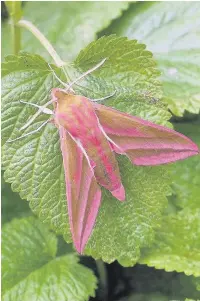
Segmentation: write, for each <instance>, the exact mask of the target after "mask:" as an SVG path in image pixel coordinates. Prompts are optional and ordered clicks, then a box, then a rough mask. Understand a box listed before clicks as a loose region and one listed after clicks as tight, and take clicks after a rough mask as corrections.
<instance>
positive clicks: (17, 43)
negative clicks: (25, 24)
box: [5, 1, 22, 55]
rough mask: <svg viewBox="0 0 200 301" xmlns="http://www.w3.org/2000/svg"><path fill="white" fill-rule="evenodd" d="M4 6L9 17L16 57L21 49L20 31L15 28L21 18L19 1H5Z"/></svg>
mask: <svg viewBox="0 0 200 301" xmlns="http://www.w3.org/2000/svg"><path fill="white" fill-rule="evenodd" d="M5 4H6V7H7V9H8V12H9V15H10V26H11V39H12V44H13V52H14V54H16V55H17V54H18V53H19V51H20V49H21V30H20V28H18V27H17V22H18V21H19V20H20V19H21V16H22V9H21V1H6V2H5Z"/></svg>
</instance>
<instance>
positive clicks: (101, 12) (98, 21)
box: [2, 1, 129, 60]
mask: <svg viewBox="0 0 200 301" xmlns="http://www.w3.org/2000/svg"><path fill="white" fill-rule="evenodd" d="M128 5H129V3H128V2H127V1H123V2H120V1H119V2H115V3H114V2H101V1H97V2H95V1H83V2H82V1H81V2H79V1H72V2H70V1H64V2H62V1H60V2H52V1H48V2H42V1H39V2H37V1H28V2H26V3H25V5H24V19H26V20H29V21H31V22H32V23H33V24H34V25H35V26H36V27H38V29H39V30H41V32H42V33H43V34H44V35H45V36H46V38H47V39H48V40H49V41H50V42H51V43H52V44H53V46H54V47H55V49H56V51H57V52H58V54H59V55H60V56H61V57H62V58H63V60H66V59H67V60H71V59H72V58H74V57H75V56H76V55H77V54H78V52H79V51H80V50H81V49H82V47H84V46H86V45H87V44H88V43H90V42H91V41H93V40H94V39H95V38H96V34H97V33H98V32H99V31H100V30H102V29H104V28H106V27H107V26H108V25H109V24H110V22H111V20H113V19H115V18H117V17H118V16H119V15H121V13H122V10H124V9H126V8H128ZM47 7H48V9H47ZM2 36H3V41H4V42H3V43H2V52H3V56H5V55H8V54H12V48H11V37H10V27H9V23H7V24H4V25H3V29H2ZM22 50H23V51H29V52H33V53H37V54H40V55H42V56H43V57H45V58H47V59H49V55H48V53H47V52H46V50H45V49H44V48H43V47H42V46H41V44H40V43H39V42H38V41H37V40H36V38H35V37H34V36H33V35H32V34H31V33H30V32H28V31H27V30H24V29H23V32H22Z"/></svg>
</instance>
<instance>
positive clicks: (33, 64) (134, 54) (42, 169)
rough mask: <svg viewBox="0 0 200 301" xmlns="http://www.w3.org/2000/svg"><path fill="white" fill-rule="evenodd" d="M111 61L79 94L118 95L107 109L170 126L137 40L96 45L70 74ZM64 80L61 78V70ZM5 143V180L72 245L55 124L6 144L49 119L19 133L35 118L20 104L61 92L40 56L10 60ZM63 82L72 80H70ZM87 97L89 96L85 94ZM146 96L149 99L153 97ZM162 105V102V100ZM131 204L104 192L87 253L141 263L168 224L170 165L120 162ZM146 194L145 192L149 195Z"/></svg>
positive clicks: (146, 55)
mask: <svg viewBox="0 0 200 301" xmlns="http://www.w3.org/2000/svg"><path fill="white" fill-rule="evenodd" d="M105 57H107V60H106V62H105V64H104V65H103V66H102V68H100V69H99V70H97V71H95V72H94V73H93V74H92V75H90V76H88V77H87V78H85V79H84V80H82V81H81V82H80V85H82V88H81V86H77V87H74V89H75V91H76V92H77V93H80V94H82V95H86V96H88V97H90V98H93V97H95V98H97V97H101V96H105V95H110V94H111V93H113V91H116V93H115V96H114V97H113V98H112V99H109V100H106V104H107V105H111V106H114V107H116V108H118V109H120V110H121V111H126V112H129V113H132V114H133V115H137V116H141V117H143V118H145V119H147V120H152V121H154V122H157V123H161V124H167V120H168V118H169V117H170V115H169V113H168V112H167V110H166V107H165V106H163V105H162V103H161V102H160V101H159V97H160V96H161V91H160V83H159V81H158V80H157V75H158V71H157V70H156V68H155V63H154V61H153V59H152V55H151V53H150V52H148V51H146V50H145V46H144V45H141V44H138V43H137V42H136V41H128V40H127V39H126V38H117V37H115V36H111V37H105V38H102V39H99V40H98V41H96V42H93V43H91V44H90V45H89V46H88V47H87V48H86V49H85V50H83V51H81V53H80V54H79V56H78V57H77V59H76V60H75V62H74V67H73V68H72V69H70V72H71V71H73V72H75V73H79V72H83V71H84V70H87V69H88V68H90V67H92V66H94V65H96V64H97V63H99V62H100V61H101V60H102V59H103V58H105ZM55 70H56V72H57V74H59V76H60V75H61V71H60V70H58V69H55ZM3 74H4V77H3V83H2V92H3V94H2V98H3V103H2V110H3V114H2V138H3V142H4V145H3V151H2V153H3V164H4V166H5V168H6V171H5V179H6V181H8V182H10V183H12V189H13V190H14V191H18V192H19V193H20V196H21V197H22V198H25V199H27V200H28V201H30V207H31V209H32V210H33V212H34V213H36V214H37V215H38V216H39V217H40V219H41V220H43V221H45V222H47V223H49V224H51V226H52V227H53V229H55V230H56V231H57V232H58V233H60V234H62V235H64V237H65V239H66V241H67V242H70V241H71V234H70V230H69V224H68V215H67V209H66V194H65V182H64V175H63V165H62V157H61V152H60V146H59V140H58V131H57V129H56V128H55V127H54V125H53V124H48V125H47V126H45V128H44V129H42V130H41V131H40V132H38V133H37V134H34V135H30V136H28V137H26V138H23V139H21V140H18V141H15V142H13V143H5V142H6V141H7V139H9V138H11V139H14V138H16V137H19V136H21V135H22V134H23V133H28V132H30V131H31V130H33V129H36V128H38V126H39V125H40V124H41V123H42V122H44V120H46V118H47V117H46V116H44V115H43V116H40V117H39V118H38V119H37V120H36V121H35V123H34V124H33V125H31V126H29V127H28V129H26V130H25V131H24V132H23V133H22V132H21V131H19V129H20V128H21V127H22V126H23V125H24V124H25V123H26V122H27V120H28V118H29V117H30V116H31V115H32V114H33V113H34V112H35V109H34V108H32V107H30V106H24V105H22V104H20V103H19V100H20V99H21V100H22V99H23V100H24V101H30V102H33V103H37V104H44V103H45V102H47V101H48V100H49V99H50V91H51V89H52V88H53V87H56V86H58V82H57V81H56V80H55V79H53V75H52V72H51V70H49V68H48V65H47V64H46V62H45V61H43V60H42V59H41V57H39V56H35V55H28V54H26V55H22V56H20V57H13V56H11V57H8V58H7V62H6V63H5V64H4V65H3ZM62 79H63V80H64V78H63V76H62ZM80 91H81V92H80ZM144 91H148V92H149V95H151V96H149V98H147V97H146V95H145V93H144ZM155 99H156V101H155ZM119 164H120V171H121V175H122V181H123V184H124V186H125V189H126V195H127V198H126V202H124V203H121V202H119V201H117V200H116V199H115V198H113V197H112V196H111V194H110V193H109V192H107V191H105V190H103V199H102V206H101V209H100V212H99V216H98V218H97V223H96V226H95V229H94V232H93V235H92V237H91V239H90V240H89V243H88V244H87V247H86V250H85V254H87V255H92V256H93V257H95V258H103V260H104V261H106V262H112V261H114V260H116V259H117V260H118V261H119V262H120V263H121V264H123V265H132V264H134V263H135V262H136V261H137V259H138V258H139V256H140V248H141V247H144V246H148V245H149V244H150V243H152V240H153V238H154V230H155V228H156V227H158V226H159V224H160V218H161V214H162V212H163V209H164V208H165V206H166V195H168V194H169V193H170V189H169V183H170V179H169V177H168V166H157V167H137V166H132V165H131V163H130V162H129V161H128V159H127V158H126V157H122V156H119ZM141 187H142V189H141Z"/></svg>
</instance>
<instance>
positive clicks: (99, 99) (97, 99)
mask: <svg viewBox="0 0 200 301" xmlns="http://www.w3.org/2000/svg"><path fill="white" fill-rule="evenodd" d="M116 92H117V90H115V91H114V92H113V93H112V94H110V95H108V96H105V97H102V98H95V99H91V101H101V100H104V99H108V98H110V97H112V96H114V95H115V94H116Z"/></svg>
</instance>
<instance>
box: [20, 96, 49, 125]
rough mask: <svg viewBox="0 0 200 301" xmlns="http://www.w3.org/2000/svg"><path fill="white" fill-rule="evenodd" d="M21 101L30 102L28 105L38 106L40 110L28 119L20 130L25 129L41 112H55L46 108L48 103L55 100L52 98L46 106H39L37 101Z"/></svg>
mask: <svg viewBox="0 0 200 301" xmlns="http://www.w3.org/2000/svg"><path fill="white" fill-rule="evenodd" d="M20 102H21V103H25V104H28V105H30V106H33V107H36V108H39V110H38V111H37V112H36V113H35V114H34V115H33V116H32V117H31V118H30V119H29V120H28V122H27V123H26V124H24V125H23V126H22V127H21V128H20V131H21V130H25V129H26V128H27V127H28V126H29V125H30V124H31V123H32V122H33V121H34V120H35V119H36V118H37V117H38V116H39V115H40V114H41V113H45V114H48V115H53V114H54V113H53V111H52V110H50V109H48V108H46V107H47V106H48V105H50V104H52V102H53V101H52V100H50V101H48V102H47V103H46V104H45V105H44V106H39V105H37V104H35V103H31V102H26V101H22V100H20Z"/></svg>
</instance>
